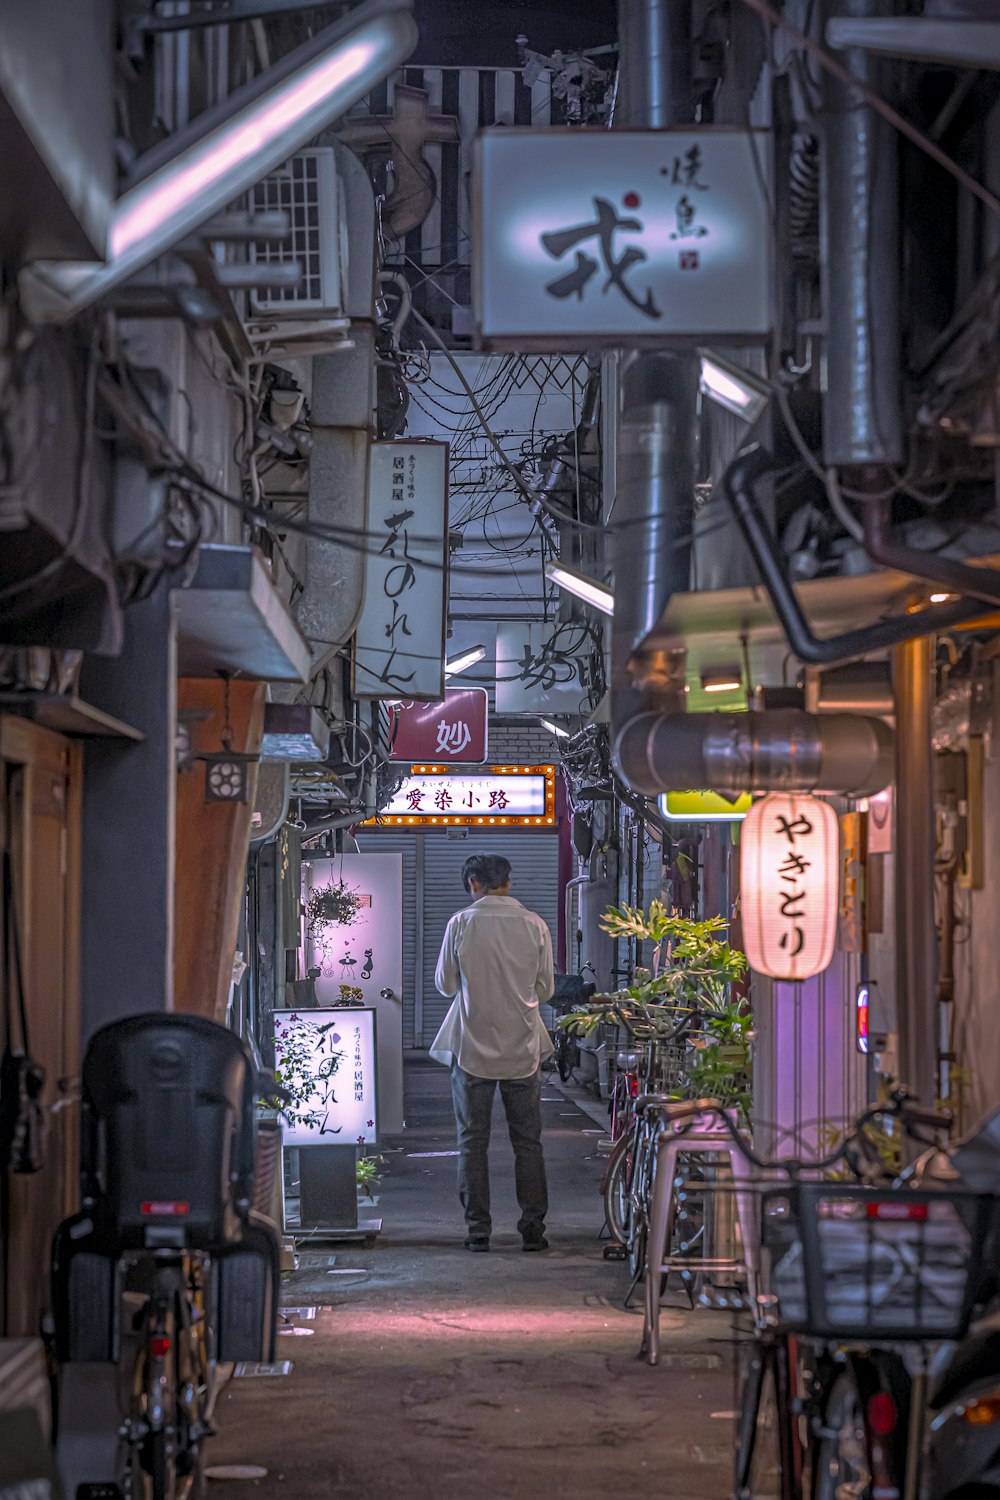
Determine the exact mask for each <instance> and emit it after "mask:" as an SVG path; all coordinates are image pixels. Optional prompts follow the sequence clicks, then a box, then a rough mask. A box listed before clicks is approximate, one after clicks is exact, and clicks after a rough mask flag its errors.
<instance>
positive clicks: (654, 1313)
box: [642, 1139, 677, 1365]
mask: <svg viewBox="0 0 1000 1500" xmlns="http://www.w3.org/2000/svg"><path fill="white" fill-rule="evenodd" d="M676 1172H677V1147H676V1145H675V1144H674V1142H673V1141H670V1140H663V1139H661V1141H660V1144H659V1146H658V1147H657V1153H656V1179H655V1181H654V1183H653V1201H652V1204H651V1205H650V1214H649V1236H648V1238H647V1240H646V1318H645V1327H644V1328H643V1338H642V1343H643V1349H644V1350H645V1353H646V1360H647V1362H648V1363H649V1364H651V1365H655V1364H656V1363H657V1361H658V1360H659V1358H660V1275H661V1268H662V1266H663V1259H664V1256H665V1255H666V1253H667V1234H668V1231H669V1225H670V1217H671V1207H672V1203H673V1192H674V1177H675V1175H676Z"/></svg>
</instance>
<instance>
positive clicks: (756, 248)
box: [475, 127, 772, 350]
mask: <svg viewBox="0 0 1000 1500" xmlns="http://www.w3.org/2000/svg"><path fill="white" fill-rule="evenodd" d="M769 161H770V152H769V138H768V136H767V134H766V133H765V132H762V131H747V130H730V129H723V128H714V127H713V128H707V129H701V130H694V131H692V130H683V131H668V130H657V131H608V130H545V131H539V130H510V129H504V130H496V131H489V132H487V133H485V134H484V135H481V136H480V138H479V140H478V142H477V158H476V163H477V174H476V195H477V210H478V215H479V234H478V235H477V237H476V249H477V256H476V285H475V300H476V320H477V324H478V328H479V339H480V344H481V346H482V347H484V348H492V349H507V348H516V349H522V350H523V349H547V350H548V349H566V350H573V349H586V348H592V347H593V346H594V345H595V344H602V343H609V344H624V345H625V346H626V347H630V346H635V345H638V344H652V345H662V344H663V342H664V341H665V340H674V339H678V338H680V339H691V340H700V339H725V340H726V341H727V342H728V343H733V342H738V341H742V340H758V339H762V338H765V337H766V336H767V334H768V333H769V331H770V326H771V277H770V262H769V256H770V245H771V240H772V229H771V216H770V207H769V198H770V189H769V183H770V166H769Z"/></svg>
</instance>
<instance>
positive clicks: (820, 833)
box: [740, 792, 840, 980]
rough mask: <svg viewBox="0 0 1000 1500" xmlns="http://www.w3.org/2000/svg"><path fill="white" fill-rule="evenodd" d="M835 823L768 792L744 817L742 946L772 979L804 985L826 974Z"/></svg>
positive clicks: (824, 812) (793, 798)
mask: <svg viewBox="0 0 1000 1500" xmlns="http://www.w3.org/2000/svg"><path fill="white" fill-rule="evenodd" d="M839 837H840V829H839V825H838V822H837V815H836V813H835V812H834V810H833V808H832V807H830V806H829V805H828V804H827V803H825V802H821V801H820V800H819V798H817V797H811V796H808V795H805V794H801V795H795V794H794V793H785V792H774V793H771V794H770V795H769V796H767V797H764V798H762V799H761V801H760V802H757V803H755V804H754V806H753V807H752V808H751V809H750V811H749V812H748V813H747V816H746V818H745V820H744V823H743V828H742V832H741V834H740V845H741V854H740V888H741V904H742V911H743V938H744V943H743V946H744V947H745V949H746V954H747V958H748V959H749V960H750V967H751V968H752V969H755V970H756V971H757V972H758V973H759V974H767V975H769V976H770V978H772V979H783V980H795V979H811V978H812V976H813V975H814V974H820V973H822V971H823V970H824V969H825V968H827V967H828V966H829V963H830V960H831V959H832V958H833V950H834V945H835V942H836V937H837V893H838V879H839V873H840V872H839V863H838V853H839Z"/></svg>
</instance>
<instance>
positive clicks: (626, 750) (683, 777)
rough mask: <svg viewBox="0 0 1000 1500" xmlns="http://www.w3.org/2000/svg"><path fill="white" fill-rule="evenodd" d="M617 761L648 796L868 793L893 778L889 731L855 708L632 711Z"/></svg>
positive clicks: (621, 771)
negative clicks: (708, 791) (697, 791)
mask: <svg viewBox="0 0 1000 1500" xmlns="http://www.w3.org/2000/svg"><path fill="white" fill-rule="evenodd" d="M615 764H616V767H617V769H618V771H619V774H620V775H621V776H622V777H623V778H624V780H625V781H626V782H627V783H628V785H629V786H630V787H632V788H633V790H634V791H637V792H642V793H643V794H644V795H645V796H647V797H652V796H656V795H657V794H658V793H660V792H667V791H674V790H676V789H678V788H685V787H706V786H707V787H711V788H712V790H713V791H716V792H725V793H727V794H737V793H740V792H778V791H781V792H824V793H831V794H832V793H841V794H844V795H848V796H854V797H870V796H873V795H874V794H875V793H876V792H880V791H881V790H882V788H883V787H885V786H887V785H888V784H889V782H890V781H891V780H892V776H893V764H894V763H893V734H892V730H891V729H890V728H889V727H888V725H887V724H884V723H883V722H882V720H881V719H869V718H862V717H861V716H860V715H857V714H809V713H806V712H804V710H801V709H772V710H769V711H767V712H764V713H728V714H727V713H718V714H658V713H645V714H637V715H636V717H635V718H634V719H632V720H631V721H630V722H629V723H628V724H626V725H625V727H624V729H623V730H622V731H621V733H620V734H619V736H618V741H617V744H616V745H615Z"/></svg>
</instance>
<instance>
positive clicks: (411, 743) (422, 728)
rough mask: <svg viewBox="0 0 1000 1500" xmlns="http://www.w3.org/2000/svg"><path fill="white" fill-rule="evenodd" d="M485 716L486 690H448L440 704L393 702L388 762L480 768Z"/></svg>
mask: <svg viewBox="0 0 1000 1500" xmlns="http://www.w3.org/2000/svg"><path fill="white" fill-rule="evenodd" d="M488 717H489V694H488V693H487V691H486V689H485V688H449V689H448V691H447V692H446V693H445V695H444V699H443V700H442V701H441V702H440V703H413V702H412V701H406V702H403V703H395V704H393V706H392V707H391V708H390V709H389V759H390V760H394V761H403V762H406V761H428V760H435V759H436V760H440V761H445V762H447V763H448V764H449V765H455V764H461V763H464V764H466V765H482V763H483V761H484V760H485V759H486V754H487V720H488Z"/></svg>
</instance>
